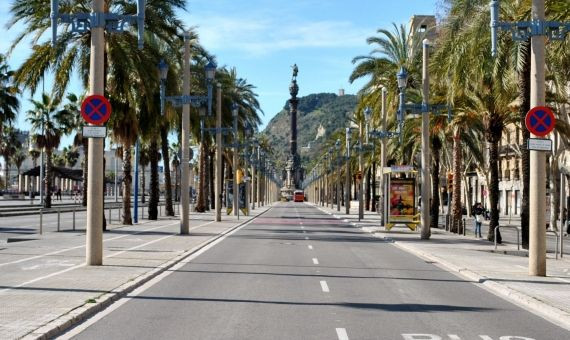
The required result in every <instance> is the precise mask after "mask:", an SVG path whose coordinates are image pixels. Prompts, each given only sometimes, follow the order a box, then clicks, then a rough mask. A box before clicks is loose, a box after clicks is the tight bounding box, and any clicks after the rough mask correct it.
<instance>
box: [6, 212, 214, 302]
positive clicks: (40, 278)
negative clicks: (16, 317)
mask: <svg viewBox="0 0 570 340" xmlns="http://www.w3.org/2000/svg"><path fill="white" fill-rule="evenodd" d="M214 222H215V221H211V222H208V223H204V224H201V225H199V226H196V227H194V228H190V230H193V229H197V228H200V227H202V226H205V225H208V224H211V223H214ZM176 223H180V222H178V221H177V222H175V223H171V224H169V225H172V224H176ZM155 229H158V228H155ZM175 235H177V234H172V235H168V236H164V237H162V238H159V239H157V240H153V241H150V242H147V243H145V244H141V245H138V246H134V247H131V248H129V249H125V250H123V251H121V252H118V253H115V254H111V255H107V256H105V258H110V257H114V256H117V255H119V254H122V253H125V252H127V251H129V250H134V249H137V248H141V247H143V246H145V245H149V244H151V243H155V242H158V241H161V240H163V239H165V238H168V237H172V236H175ZM125 236H128V235H125ZM120 237H123V236H120ZM115 239H116V238H115ZM83 247H85V246H83ZM40 257H43V256H40ZM84 266H85V263H82V264H78V265H75V266H73V267H69V268H66V269H64V270H60V271H58V272H55V273H51V274H48V275H44V276H40V277H36V278H35V279H32V280H29V281H26V282H24V283H20V284H19V285H16V286H12V287H10V288H4V289H2V290H0V294H2V293H4V292H7V291H9V290H13V289H15V288H20V287H23V286H27V285H29V284H32V283H35V282H38V281H41V280H44V279H48V278H50V277H54V276H57V275H60V274H64V273H67V272H69V271H72V270H75V269H77V268H81V267H84Z"/></svg>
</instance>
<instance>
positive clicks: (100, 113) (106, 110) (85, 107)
mask: <svg viewBox="0 0 570 340" xmlns="http://www.w3.org/2000/svg"><path fill="white" fill-rule="evenodd" d="M81 116H83V119H85V121H86V122H87V123H91V124H94V125H103V124H105V122H107V121H108V120H109V118H110V117H111V103H109V101H108V100H107V98H105V97H103V96H100V95H97V94H94V95H91V96H89V97H87V98H85V100H84V101H83V103H82V104H81Z"/></svg>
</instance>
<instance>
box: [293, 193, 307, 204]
mask: <svg viewBox="0 0 570 340" xmlns="http://www.w3.org/2000/svg"><path fill="white" fill-rule="evenodd" d="M293 202H305V193H304V192H303V190H295V192H294V193H293Z"/></svg>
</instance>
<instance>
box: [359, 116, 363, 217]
mask: <svg viewBox="0 0 570 340" xmlns="http://www.w3.org/2000/svg"><path fill="white" fill-rule="evenodd" d="M362 124H363V122H360V131H359V145H358V147H359V149H358V176H360V182H359V183H358V221H360V220H362V219H363V218H364V204H363V202H362V201H363V199H362V190H363V189H364V185H363V184H364V183H363V182H364V174H363V168H364V166H363V164H362V151H363V149H362V146H363V145H362V135H363V134H364V131H363V126H362Z"/></svg>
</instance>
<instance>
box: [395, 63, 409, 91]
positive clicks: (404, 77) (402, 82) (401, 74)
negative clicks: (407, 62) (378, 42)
mask: <svg viewBox="0 0 570 340" xmlns="http://www.w3.org/2000/svg"><path fill="white" fill-rule="evenodd" d="M396 77H397V78H398V88H399V89H405V88H406V87H407V86H408V71H406V69H405V68H404V67H403V66H402V67H400V71H398V74H396Z"/></svg>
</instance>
